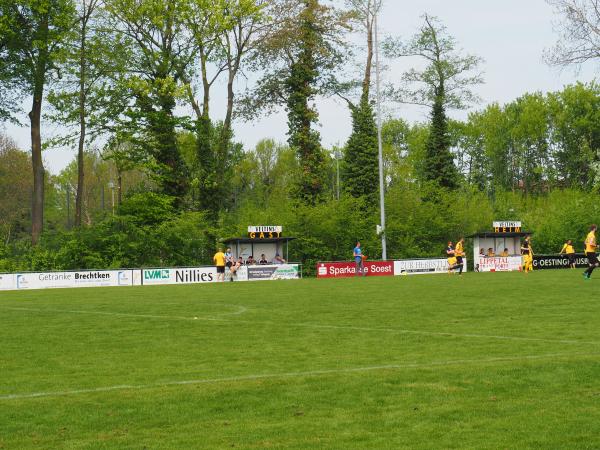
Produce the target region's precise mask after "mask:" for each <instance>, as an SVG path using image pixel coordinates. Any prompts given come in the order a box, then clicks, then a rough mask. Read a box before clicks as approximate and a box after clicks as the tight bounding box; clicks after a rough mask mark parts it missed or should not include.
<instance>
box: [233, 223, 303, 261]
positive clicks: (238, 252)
mask: <svg viewBox="0 0 600 450" xmlns="http://www.w3.org/2000/svg"><path fill="white" fill-rule="evenodd" d="M282 232H283V227H282V226H280V225H277V226H254V225H251V226H249V227H248V235H247V236H244V237H233V238H229V239H224V240H223V241H222V242H223V244H224V245H225V246H226V247H231V253H233V256H234V257H235V258H236V259H237V258H239V257H240V256H241V257H242V259H243V260H244V261H246V260H247V259H248V257H249V256H250V255H252V256H253V257H254V259H256V260H257V261H258V260H259V258H260V255H261V254H263V253H264V254H265V257H266V258H267V261H269V262H271V261H272V260H273V258H275V255H277V254H278V255H279V256H281V257H282V258H283V259H285V260H286V262H289V243H290V241H293V240H294V239H296V238H294V237H284V236H282Z"/></svg>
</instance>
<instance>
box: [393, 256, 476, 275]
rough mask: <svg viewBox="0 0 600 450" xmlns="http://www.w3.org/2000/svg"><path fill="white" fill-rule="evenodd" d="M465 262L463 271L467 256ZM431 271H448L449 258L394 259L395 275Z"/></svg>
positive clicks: (421, 273) (464, 269)
mask: <svg viewBox="0 0 600 450" xmlns="http://www.w3.org/2000/svg"><path fill="white" fill-rule="evenodd" d="M463 264H464V265H463V272H466V271H467V258H463ZM431 273H448V260H447V259H445V258H436V259H407V260H403V261H394V275H424V274H431Z"/></svg>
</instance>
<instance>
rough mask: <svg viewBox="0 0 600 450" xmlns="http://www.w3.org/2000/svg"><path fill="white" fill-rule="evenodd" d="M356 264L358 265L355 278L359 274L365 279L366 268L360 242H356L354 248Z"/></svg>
mask: <svg viewBox="0 0 600 450" xmlns="http://www.w3.org/2000/svg"><path fill="white" fill-rule="evenodd" d="M354 262H355V263H356V271H355V272H354V276H358V275H359V274H360V275H362V276H363V277H364V276H365V275H366V273H365V268H364V266H363V254H362V250H361V248H360V242H358V241H357V242H356V245H355V246H354Z"/></svg>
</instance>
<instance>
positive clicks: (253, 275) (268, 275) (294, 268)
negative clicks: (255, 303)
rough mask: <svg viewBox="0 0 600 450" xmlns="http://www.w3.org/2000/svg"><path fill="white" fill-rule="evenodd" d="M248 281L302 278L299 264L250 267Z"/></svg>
mask: <svg viewBox="0 0 600 450" xmlns="http://www.w3.org/2000/svg"><path fill="white" fill-rule="evenodd" d="M247 273H248V276H247V279H248V280H249V281H257V280H296V279H298V278H300V269H299V266H298V264H278V265H272V266H248V267H247Z"/></svg>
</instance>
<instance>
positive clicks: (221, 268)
mask: <svg viewBox="0 0 600 450" xmlns="http://www.w3.org/2000/svg"><path fill="white" fill-rule="evenodd" d="M217 273H225V266H217Z"/></svg>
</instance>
